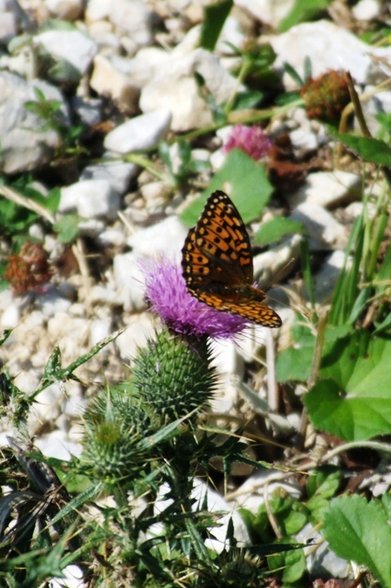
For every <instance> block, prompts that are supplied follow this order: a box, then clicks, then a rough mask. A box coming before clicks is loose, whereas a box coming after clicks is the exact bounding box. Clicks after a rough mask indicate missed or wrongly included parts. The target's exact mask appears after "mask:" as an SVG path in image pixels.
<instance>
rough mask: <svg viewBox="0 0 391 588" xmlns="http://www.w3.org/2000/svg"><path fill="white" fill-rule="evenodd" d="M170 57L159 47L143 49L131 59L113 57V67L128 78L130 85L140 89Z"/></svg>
mask: <svg viewBox="0 0 391 588" xmlns="http://www.w3.org/2000/svg"><path fill="white" fill-rule="evenodd" d="M171 59H172V55H171V54H170V53H168V52H167V51H164V49H160V48H159V47H143V48H141V49H139V51H138V52H137V53H136V55H135V56H134V57H132V58H131V59H129V58H123V57H120V56H118V55H113V57H112V63H113V65H114V66H115V67H116V68H117V69H118V70H119V71H121V72H122V73H123V74H125V75H126V76H128V78H129V79H131V80H132V83H133V84H134V85H135V86H137V87H138V88H142V87H143V86H145V85H146V84H147V82H149V80H151V79H153V78H154V77H155V76H156V75H157V74H158V73H159V70H160V68H161V67H162V65H163V64H165V63H168V62H169V61H170V60H171Z"/></svg>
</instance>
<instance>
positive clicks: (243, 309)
mask: <svg viewBox="0 0 391 588" xmlns="http://www.w3.org/2000/svg"><path fill="white" fill-rule="evenodd" d="M197 298H198V300H200V301H201V302H203V303H204V304H207V305H208V306H212V307H213V308H215V309H216V310H221V311H224V312H230V313H232V314H238V315H240V316H241V317H243V318H245V319H247V320H249V321H252V322H253V323H256V324H257V325H262V326H263V327H272V328H273V327H279V326H281V318H280V316H279V315H278V314H277V313H276V312H275V311H274V310H273V309H272V308H270V306H267V305H266V304H263V303H262V302H260V301H259V300H252V299H248V298H246V297H244V296H241V297H237V298H236V299H235V298H234V297H227V296H225V295H224V296H220V295H219V294H215V293H210V292H198V293H197Z"/></svg>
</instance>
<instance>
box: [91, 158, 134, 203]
mask: <svg viewBox="0 0 391 588" xmlns="http://www.w3.org/2000/svg"><path fill="white" fill-rule="evenodd" d="M138 171H139V168H138V167H137V165H134V164H133V163H126V161H108V162H107V163H106V162H102V163H97V164H92V165H88V166H87V167H85V168H84V169H83V171H82V173H81V174H80V180H107V181H108V182H110V185H111V187H112V189H113V190H115V191H116V192H118V194H121V195H122V194H124V193H125V192H126V190H127V189H128V188H129V183H130V181H131V180H133V179H134V178H135V177H136V175H137V173H138Z"/></svg>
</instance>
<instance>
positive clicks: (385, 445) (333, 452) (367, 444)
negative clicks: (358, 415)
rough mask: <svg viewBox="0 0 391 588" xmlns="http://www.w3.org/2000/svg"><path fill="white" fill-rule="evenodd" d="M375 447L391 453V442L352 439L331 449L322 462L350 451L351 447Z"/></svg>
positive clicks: (381, 451) (379, 450) (374, 448)
mask: <svg viewBox="0 0 391 588" xmlns="http://www.w3.org/2000/svg"><path fill="white" fill-rule="evenodd" d="M364 448H365V449H373V450H374V451H378V452H379V453H389V454H390V455H391V444H390V443H381V442H380V441H351V442H350V443H343V444H342V445H338V447H333V449H330V451H328V452H327V453H326V454H325V455H324V456H323V457H322V459H321V461H322V463H326V462H328V461H330V460H331V459H332V458H333V457H335V456H336V455H339V454H340V453H343V452H344V451H349V450H350V449H364Z"/></svg>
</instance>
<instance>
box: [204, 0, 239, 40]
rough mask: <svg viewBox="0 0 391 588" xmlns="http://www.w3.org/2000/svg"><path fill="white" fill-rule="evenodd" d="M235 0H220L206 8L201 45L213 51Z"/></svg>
mask: <svg viewBox="0 0 391 588" xmlns="http://www.w3.org/2000/svg"><path fill="white" fill-rule="evenodd" d="M232 6H233V0H218V1H217V2H215V3H214V4H209V5H208V6H205V8H204V18H203V21H202V27H201V39H200V45H201V47H203V48H204V49H209V51H213V49H214V48H215V45H216V43H217V40H218V38H219V35H220V33H221V30H222V28H223V26H224V23H225V21H226V19H227V17H228V15H229V13H230V12H231V8H232Z"/></svg>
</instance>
